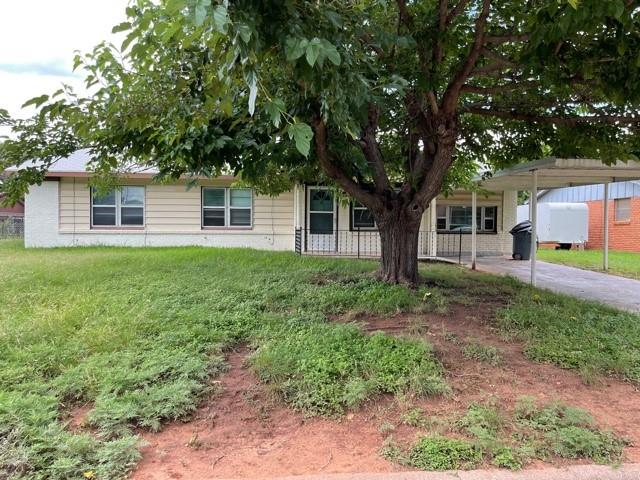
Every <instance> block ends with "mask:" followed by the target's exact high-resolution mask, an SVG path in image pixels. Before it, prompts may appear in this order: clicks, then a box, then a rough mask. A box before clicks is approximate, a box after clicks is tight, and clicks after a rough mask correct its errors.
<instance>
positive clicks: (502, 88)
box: [461, 80, 540, 95]
mask: <svg viewBox="0 0 640 480" xmlns="http://www.w3.org/2000/svg"><path fill="white" fill-rule="evenodd" d="M539 86H540V82H536V81H533V80H532V81H520V82H518V81H515V82H511V83H508V84H505V85H491V86H488V87H479V86H476V85H469V84H464V85H463V86H462V89H461V92H462V93H477V94H480V95H495V94H496V93H503V92H509V91H512V90H518V89H519V88H531V87H539Z"/></svg>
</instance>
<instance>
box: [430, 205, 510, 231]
mask: <svg viewBox="0 0 640 480" xmlns="http://www.w3.org/2000/svg"><path fill="white" fill-rule="evenodd" d="M436 215H437V226H436V228H437V229H438V230H441V231H451V230H453V231H460V230H462V231H464V232H470V231H471V225H472V224H471V219H472V218H473V212H472V209H471V207H470V206H467V205H438V206H437V211H436ZM497 215H498V207H478V208H477V210H476V228H477V229H478V232H485V233H486V232H495V231H496V227H497V223H496V218H497Z"/></svg>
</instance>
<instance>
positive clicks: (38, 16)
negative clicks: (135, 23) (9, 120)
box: [0, 0, 129, 135]
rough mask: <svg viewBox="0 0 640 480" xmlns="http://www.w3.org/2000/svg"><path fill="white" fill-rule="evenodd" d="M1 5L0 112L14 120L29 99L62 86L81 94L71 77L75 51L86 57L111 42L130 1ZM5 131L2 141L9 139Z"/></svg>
mask: <svg viewBox="0 0 640 480" xmlns="http://www.w3.org/2000/svg"><path fill="white" fill-rule="evenodd" d="M0 3H1V5H0V11H1V13H0V108H4V109H6V110H8V111H9V113H10V114H11V115H12V116H13V117H17V118H24V117H28V116H29V115H30V114H31V113H33V110H31V109H21V105H22V104H23V103H24V102H25V101H27V100H29V99H30V98H33V97H36V96H38V95H42V94H43V93H47V94H51V93H53V92H55V91H56V90H57V89H58V88H60V85H61V84H62V83H67V84H70V85H72V86H73V87H74V89H76V90H77V91H79V92H83V91H84V88H83V82H82V76H81V75H80V74H78V72H76V73H73V72H72V68H73V57H74V52H75V51H76V50H80V51H81V52H88V51H91V50H92V49H93V47H94V46H95V45H96V44H98V43H100V42H101V41H102V40H117V41H115V42H114V43H115V44H116V45H118V44H119V43H120V40H119V38H120V37H118V39H115V38H114V36H113V35H112V34H111V28H112V27H113V26H114V25H116V24H118V23H120V22H122V21H124V20H125V8H126V6H127V4H128V3H129V0H18V1H9V0H2V1H1V2H0ZM7 134H8V132H7V130H6V129H5V130H4V131H3V130H0V135H7Z"/></svg>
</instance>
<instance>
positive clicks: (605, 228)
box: [602, 180, 609, 272]
mask: <svg viewBox="0 0 640 480" xmlns="http://www.w3.org/2000/svg"><path fill="white" fill-rule="evenodd" d="M602 206H603V208H604V212H603V220H602V221H603V225H602V237H603V238H602V269H603V270H604V271H605V272H606V271H607V270H609V181H608V180H607V181H606V182H604V203H603V205H602Z"/></svg>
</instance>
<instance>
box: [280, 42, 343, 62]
mask: <svg viewBox="0 0 640 480" xmlns="http://www.w3.org/2000/svg"><path fill="white" fill-rule="evenodd" d="M284 51H285V58H286V59H287V61H288V62H295V61H296V60H298V59H299V58H300V57H302V56H303V55H304V57H305V59H306V60H307V63H308V64H309V66H311V67H313V66H314V65H319V66H322V65H323V64H324V61H325V60H329V61H330V62H331V63H332V64H333V65H336V66H338V65H340V62H341V58H340V53H339V52H338V49H337V48H336V47H335V45H333V44H332V43H331V42H329V41H328V40H326V39H324V38H322V39H321V38H318V37H314V38H312V39H311V40H307V39H306V38H294V37H289V38H287V39H286V41H285V47H284Z"/></svg>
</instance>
